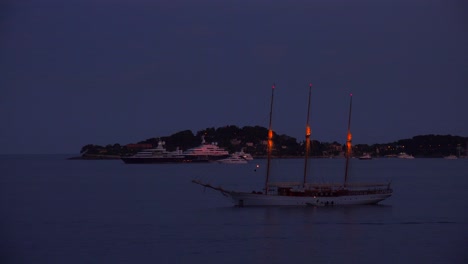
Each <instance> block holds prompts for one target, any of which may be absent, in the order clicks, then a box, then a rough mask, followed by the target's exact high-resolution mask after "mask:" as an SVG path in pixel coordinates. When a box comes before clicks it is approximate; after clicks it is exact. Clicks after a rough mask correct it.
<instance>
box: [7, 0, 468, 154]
mask: <svg viewBox="0 0 468 264" xmlns="http://www.w3.org/2000/svg"><path fill="white" fill-rule="evenodd" d="M273 82H275V83H276V85H277V90H276V92H275V108H274V113H275V115H274V117H273V127H274V130H275V131H276V132H277V133H280V134H288V135H291V136H294V137H296V138H297V139H298V140H302V139H303V134H304V125H305V119H306V109H307V93H308V84H309V82H312V83H313V84H314V86H313V97H312V112H311V126H312V137H313V139H317V140H319V141H335V140H336V141H339V142H344V141H345V137H346V126H347V114H348V113H347V111H348V100H349V98H348V97H349V93H351V92H352V93H353V95H354V97H353V123H352V131H353V142H354V143H355V144H356V143H368V144H372V143H385V142H392V141H395V140H398V139H402V138H410V137H412V136H415V135H419V134H452V135H460V136H468V118H467V112H468V111H467V108H468V104H467V103H468V10H467V5H466V4H464V3H463V1H425V0H418V1H416V0H413V1H412V0H405V1H400V0H394V1H375V0H369V1H367V0H365V1H364V0H363V1H346V0H328V1H326V0H309V1H305V0H304V1H258V0H251V1H215V0H212V1H150V0H132V1H130V0H128V1H124V0H120V1H111V0H80V1H78V0H68V1H62V0H31V1H26V0H19V1H13V0H11V1H6V2H5V1H2V3H1V4H0V118H1V121H2V126H1V130H0V146H1V148H0V153H78V152H79V150H80V149H81V147H82V146H83V145H85V144H88V143H93V144H100V145H106V144H114V143H120V144H127V143H132V142H136V141H139V140H143V139H146V138H150V137H157V136H166V135H170V134H172V133H175V132H178V131H181V130H185V129H190V130H192V131H193V132H194V133H195V132H196V131H198V130H200V129H203V128H206V127H219V126H224V125H230V124H234V125H238V126H240V127H242V126H245V125H261V126H265V127H266V126H267V125H268V112H269V97H270V87H271V85H272V83H273Z"/></svg>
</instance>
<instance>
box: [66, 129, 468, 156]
mask: <svg viewBox="0 0 468 264" xmlns="http://www.w3.org/2000/svg"><path fill="white" fill-rule="evenodd" d="M267 134H268V129H267V128H265V127H261V126H245V127H242V128H239V127H237V126H234V125H230V126H223V127H219V128H214V127H213V128H206V129H203V130H200V131H198V132H196V133H195V134H194V133H193V132H192V131H191V130H183V131H180V132H177V133H174V134H172V135H170V136H162V137H154V138H149V139H146V140H143V141H139V142H136V143H132V144H126V145H120V144H119V143H115V144H109V145H106V146H100V145H94V144H87V145H85V146H83V147H82V148H81V151H80V156H79V157H74V158H71V159H120V157H122V156H131V155H134V154H135V153H136V152H138V151H141V150H143V149H149V148H153V147H156V146H157V145H158V143H159V142H164V147H165V148H166V149H167V150H169V151H173V150H176V149H179V150H186V149H189V148H193V147H195V146H198V145H200V144H201V141H202V137H204V139H205V140H206V142H208V143H215V144H217V145H218V146H219V147H222V148H224V149H226V150H228V151H229V152H230V153H233V152H236V151H241V150H242V151H244V152H246V153H250V154H251V155H252V156H254V157H257V158H262V157H265V156H266V151H267V148H266V144H267V142H266V138H267ZM273 142H274V148H273V153H272V155H273V156H274V157H278V158H288V157H291V158H294V157H301V156H304V150H305V144H304V141H302V142H298V141H297V139H296V138H294V137H290V136H288V135H284V134H283V135H278V134H276V133H274V136H273ZM344 149H345V144H344V143H338V142H336V141H334V142H320V141H317V140H312V141H311V149H310V154H309V155H310V156H311V157H316V158H324V157H341V156H343V155H344V154H343V153H344ZM402 152H404V153H408V154H410V155H413V156H415V157H425V158H437V157H445V156H448V155H456V156H464V155H466V156H468V155H467V152H468V137H461V136H453V135H432V134H431V135H418V136H414V137H413V138H410V139H401V140H398V141H395V142H390V143H381V144H373V145H367V144H357V145H354V146H353V149H352V153H353V156H355V157H358V156H361V155H364V154H370V155H372V156H374V157H385V156H394V155H397V154H398V153H402Z"/></svg>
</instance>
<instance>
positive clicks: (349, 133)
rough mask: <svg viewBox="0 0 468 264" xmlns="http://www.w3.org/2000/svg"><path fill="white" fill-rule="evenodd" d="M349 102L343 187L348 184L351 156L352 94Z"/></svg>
mask: <svg viewBox="0 0 468 264" xmlns="http://www.w3.org/2000/svg"><path fill="white" fill-rule="evenodd" d="M349 96H350V100H349V117H348V135H347V137H346V169H345V178H344V186H346V185H347V183H348V167H349V158H350V156H351V139H352V135H351V107H352V105H353V94H350V95H349Z"/></svg>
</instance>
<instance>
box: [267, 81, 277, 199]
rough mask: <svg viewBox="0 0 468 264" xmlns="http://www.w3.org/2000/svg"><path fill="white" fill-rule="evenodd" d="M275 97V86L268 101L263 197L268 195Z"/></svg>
mask: <svg viewBox="0 0 468 264" xmlns="http://www.w3.org/2000/svg"><path fill="white" fill-rule="evenodd" d="M274 95H275V84H274V83H273V86H272V87H271V101H270V123H269V125H268V147H267V153H268V158H267V173H266V179H265V195H267V194H268V181H269V178H270V161H271V149H272V148H273V130H272V129H271V120H272V116H273V97H274Z"/></svg>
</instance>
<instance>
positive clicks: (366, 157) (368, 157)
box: [359, 153, 372, 160]
mask: <svg viewBox="0 0 468 264" xmlns="http://www.w3.org/2000/svg"><path fill="white" fill-rule="evenodd" d="M359 159H360V160H371V159H372V156H371V155H370V154H367V153H364V155H362V156H361V157H359Z"/></svg>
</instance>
